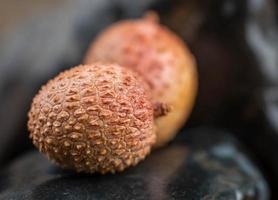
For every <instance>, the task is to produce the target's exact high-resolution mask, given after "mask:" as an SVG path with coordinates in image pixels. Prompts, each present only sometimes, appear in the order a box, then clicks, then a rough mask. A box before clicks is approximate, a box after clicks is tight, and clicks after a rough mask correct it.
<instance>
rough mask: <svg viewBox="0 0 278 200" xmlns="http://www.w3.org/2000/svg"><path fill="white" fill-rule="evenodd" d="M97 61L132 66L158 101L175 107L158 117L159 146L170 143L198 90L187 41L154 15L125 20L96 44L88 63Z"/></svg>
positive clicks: (189, 109) (105, 33)
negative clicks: (159, 22)
mask: <svg viewBox="0 0 278 200" xmlns="http://www.w3.org/2000/svg"><path fill="white" fill-rule="evenodd" d="M95 61H104V62H115V63H118V64H120V65H122V66H125V67H129V68H132V69H133V70H135V71H137V72H138V73H139V74H140V75H141V76H143V77H144V79H145V80H146V81H147V83H148V84H149V85H150V87H151V89H152V94H153V98H154V100H155V101H159V102H163V103H166V104H168V105H170V106H171V107H172V110H171V112H170V113H169V114H168V115H167V116H165V117H161V118H158V119H157V120H156V124H157V127H158V132H157V143H156V146H162V145H164V144H166V143H167V142H169V141H170V140H171V139H172V138H173V137H174V136H175V135H176V133H177V131H178V130H179V129H180V128H181V126H182V125H183V124H184V123H185V121H186V119H187V118H188V116H189V114H190V112H191V110H192V108H193V104H194V101H195V96H196V93H197V72H196V67H195V59H194V57H193V56H192V54H191V53H190V52H189V50H188V49H187V48H186V47H185V45H184V43H183V42H182V41H181V40H180V39H179V38H178V37H177V36H176V35H175V34H174V33H172V32H171V31H170V30H168V29H167V28H165V27H163V26H161V25H160V24H158V23H157V22H156V21H154V20H153V19H152V18H148V17H147V18H143V19H139V20H125V21H122V22H119V23H116V24H114V25H112V26H110V27H109V28H107V29H106V30H105V31H104V32H102V33H101V34H100V35H99V36H98V37H97V39H96V41H95V42H94V43H92V45H91V47H90V48H89V50H88V52H87V55H86V56H85V60H84V62H85V63H92V62H95Z"/></svg>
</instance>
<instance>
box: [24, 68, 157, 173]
mask: <svg viewBox="0 0 278 200" xmlns="http://www.w3.org/2000/svg"><path fill="white" fill-rule="evenodd" d="M154 115H155V110H154V106H153V103H152V101H151V98H150V95H149V90H148V87H147V85H146V84H145V83H144V82H143V81H141V79H140V78H139V77H137V75H136V74H134V73H133V72H131V71H129V70H127V69H125V68H122V67H119V66H117V65H112V64H109V65H107V64H106V65H104V64H100V63H98V64H92V65H80V66H77V67H74V68H72V69H70V70H67V71H65V72H62V73H60V74H59V75H58V76H57V77H55V78H54V79H53V80H50V81H49V82H48V83H47V84H46V85H44V86H43V87H42V88H41V90H40V91H39V93H38V94H37V95H36V96H35V97H34V99H33V102H32V105H31V109H30V112H29V114H28V116H29V121H28V128H29V131H30V137H31V139H32V141H33V143H34V145H35V146H36V147H37V148H38V149H39V150H40V151H41V152H43V153H44V154H46V155H47V157H48V158H49V159H50V160H53V161H54V162H56V163H57V164H59V165H61V166H62V167H64V168H69V169H75V170H77V171H78V172H88V173H94V172H100V173H107V172H112V173H114V172H116V171H122V170H124V169H125V168H127V167H129V166H132V165H136V164H137V163H138V162H139V161H140V160H143V159H144V158H145V156H146V155H147V154H148V153H149V152H150V150H151V146H152V145H153V144H154V143H155V139H156V135H155V125H154Z"/></svg>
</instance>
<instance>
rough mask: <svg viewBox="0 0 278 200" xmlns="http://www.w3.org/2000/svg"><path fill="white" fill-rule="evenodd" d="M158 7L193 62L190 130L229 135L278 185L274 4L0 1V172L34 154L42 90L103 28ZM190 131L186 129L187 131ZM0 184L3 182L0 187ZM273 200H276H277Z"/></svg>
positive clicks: (233, 0)
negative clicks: (31, 120)
mask: <svg viewBox="0 0 278 200" xmlns="http://www.w3.org/2000/svg"><path fill="white" fill-rule="evenodd" d="M149 9H152V10H156V11H157V12H158V13H159V15H160V17H161V23H163V24H166V25H167V26H168V27H170V28H171V29H172V30H174V31H175V32H176V33H177V34H178V35H180V36H181V37H182V38H183V39H184V41H186V42H187V44H188V46H189V48H190V49H191V51H192V52H193V54H194V55H195V56H196V60H197V63H198V72H199V81H200V87H199V94H198V98H197V103H196V105H195V108H194V111H193V113H192V115H191V117H190V120H189V122H188V123H187V124H186V126H185V127H184V130H187V129H189V128H194V127H199V126H209V127H217V128H221V129H223V130H228V131H230V132H232V133H233V134H234V135H235V136H236V137H238V138H239V140H240V141H242V143H244V144H245V145H246V147H247V148H248V149H249V150H250V152H251V157H252V159H253V160H254V161H255V163H256V164H257V165H258V166H259V168H260V169H261V170H262V172H263V174H264V175H265V177H266V178H267V180H268V182H269V184H270V187H271V188H272V194H273V195H274V197H275V195H277V194H276V193H275V192H277V191H276V190H275V189H276V188H277V187H278V158H277V151H278V135H277V134H278V5H277V1H274V0H184V1H182V0H174V1H173V0H172V1H171V0H160V1H159V0H142V1H129V0H93V1H89V0H78V1H75V0H60V1H54V0H48V1H43V0H25V1H17V0H0V97H1V98H0V166H1V168H4V167H5V166H7V165H8V164H9V163H10V162H11V161H13V160H15V159H18V158H19V157H20V156H21V155H22V154H23V153H25V152H26V151H28V150H30V149H32V148H33V146H32V145H31V142H30V140H29V139H28V132H27V129H26V121H27V112H28V110H29V106H30V103H31V100H32V97H33V96H34V95H35V94H36V92H37V91H38V89H39V88H40V86H41V85H42V84H44V83H45V82H46V81H47V80H48V79H50V78H52V77H53V76H55V75H56V74H57V73H58V72H60V71H61V70H64V69H67V68H70V67H72V66H74V65H77V64H79V63H80V62H81V61H82V57H83V55H84V53H85V52H86V50H87V48H88V45H89V43H90V41H91V40H92V39H93V38H94V37H95V36H96V34H98V33H99V31H101V30H102V29H103V28H104V27H106V26H108V25H109V24H111V23H113V22H115V21H117V20H120V19H125V18H135V17H140V16H142V15H143V13H144V12H145V11H146V10H149ZM185 133H186V132H185ZM0 182H1V181H0ZM273 199H274V198H273Z"/></svg>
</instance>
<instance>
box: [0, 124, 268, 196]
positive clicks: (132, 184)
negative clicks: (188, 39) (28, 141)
mask: <svg viewBox="0 0 278 200" xmlns="http://www.w3.org/2000/svg"><path fill="white" fill-rule="evenodd" d="M0 177H1V179H0V180H1V188H0V199H34V200H35V199H36V200H37V199H40V200H44V199H51V200H52V199H113V200H114V199H155V200H156V199H191V200H200V199H202V200H212V199H213V200H222V199H223V200H224V199H225V200H267V199H268V198H269V193H268V188H267V184H266V182H265V180H264V178H263V177H262V175H261V174H260V172H259V171H258V169H257V167H255V166H254V164H253V162H251V161H250V159H249V158H248V155H247V154H246V153H245V151H244V150H242V147H240V145H239V144H238V142H237V140H235V138H233V137H232V136H231V135H229V134H227V133H224V132H220V131H216V130H210V129H197V130H193V131H190V132H188V133H187V136H186V137H183V136H181V137H180V138H178V139H177V140H176V141H175V142H173V143H172V144H170V145H169V146H168V147H166V148H164V149H160V150H156V151H155V152H153V153H152V154H151V155H150V156H149V157H148V158H147V159H146V160H145V161H143V162H142V163H140V164H139V165H138V166H136V167H134V168H130V169H128V170H127V171H124V172H122V173H120V174H116V175H110V174H108V175H86V174H75V173H74V172H71V171H64V170H61V169H60V168H58V167H57V166H55V165H54V164H51V163H50V162H49V161H48V160H47V159H46V158H45V157H44V156H42V155H41V154H40V153H38V152H37V151H36V152H30V153H27V154H25V155H24V156H22V157H20V158H18V159H17V160H16V161H14V162H13V163H12V164H11V165H10V166H8V167H7V168H6V169H5V170H3V171H2V172H1V175H0Z"/></svg>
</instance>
